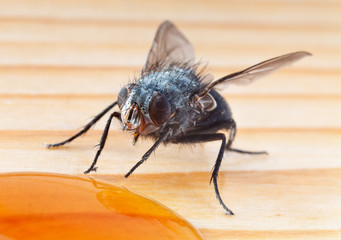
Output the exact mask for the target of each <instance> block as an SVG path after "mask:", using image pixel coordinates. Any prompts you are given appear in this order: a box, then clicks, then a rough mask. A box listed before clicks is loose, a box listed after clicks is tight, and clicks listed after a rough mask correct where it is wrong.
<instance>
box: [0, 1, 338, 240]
mask: <svg viewBox="0 0 341 240" xmlns="http://www.w3.org/2000/svg"><path fill="white" fill-rule="evenodd" d="M340 8H341V4H340V2H339V1H337V0H327V1H319V0H313V1H295V0H278V1H270V0H257V1H234V0H229V1H218V0H213V1H192V0H189V1H156V0H151V1H147V2H146V1H143V2H141V1H120V0H114V1H107V0H97V1H91V0H86V1H76V0H62V1H43V0H27V1H24V0H3V1H1V4H0V29H1V31H0V56H1V57H0V159H1V164H2V168H1V170H0V171H1V172H16V171H43V172H58V173H68V174H76V175H81V174H82V172H83V171H84V170H86V169H87V167H88V166H89V164H90V163H91V161H92V158H93V156H94V153H95V149H94V148H93V146H94V145H96V144H97V143H98V140H99V138H100V136H101V130H102V129H103V126H104V123H105V121H106V120H105V119H103V121H101V122H99V123H98V124H97V125H96V127H95V128H94V130H92V131H90V132H89V133H88V134H87V135H86V136H85V137H82V138H80V139H79V140H77V141H76V142H74V143H72V144H71V145H68V146H65V147H63V148H61V149H56V150H47V149H45V148H44V143H52V142H56V141H60V140H63V139H65V138H66V137H68V136H70V135H72V134H73V133H75V132H76V131H77V129H79V128H80V127H81V126H83V125H84V124H86V123H87V122H88V121H89V120H90V119H91V116H94V115H95V114H96V113H98V112H100V111H101V110H102V109H103V108H105V107H106V106H107V105H109V104H110V103H111V102H113V101H115V99H116V97H117V94H118V91H119V90H120V88H121V87H122V86H123V85H124V84H125V83H127V82H128V81H129V80H132V79H134V78H135V77H136V76H138V72H139V70H140V69H141V67H142V66H143V64H144V62H145V58H146V55H147V52H148V50H149V47H150V44H151V41H152V39H153V37H154V34H155V31H156V28H157V26H158V25H159V24H160V23H161V22H162V21H163V20H165V19H169V20H171V21H173V22H174V23H175V24H176V25H177V26H178V27H179V28H180V29H181V31H182V32H184V34H185V35H186V36H187V37H188V39H189V40H190V41H191V42H192V43H193V45H194V47H195V49H196V55H197V59H198V60H200V61H201V62H202V63H203V65H205V64H206V63H209V64H208V69H207V71H209V72H212V73H213V74H214V75H215V76H216V77H221V76H224V75H226V74H228V73H231V72H234V71H239V70H242V69H244V68H246V67H249V66H251V65H253V64H256V63H258V62H260V61H263V60H265V59H268V58H271V57H275V56H278V55H281V54H284V53H287V52H291V51H297V50H306V51H309V52H312V53H313V56H312V57H309V58H306V59H303V60H301V61H300V62H298V63H297V64H294V65H293V66H290V67H288V68H285V69H283V70H281V71H279V72H278V73H275V74H273V75H271V76H268V77H266V78H264V79H261V80H259V81H256V82H255V83H254V84H252V85H249V86H231V87H229V88H228V89H226V90H224V91H223V92H222V94H223V95H224V97H225V98H226V99H227V101H228V102H229V104H230V106H231V108H232V110H233V114H234V118H235V119H236V121H237V123H238V127H239V129H238V133H237V138H236V141H235V143H234V145H235V147H238V148H242V149H248V150H266V151H268V152H269V155H268V156H247V155H240V154H236V153H227V154H226V155H225V157H224V161H223V165H222V171H221V174H220V178H219V184H220V188H221V192H222V197H223V199H224V200H225V201H226V202H227V204H228V206H229V207H230V208H231V209H232V210H234V212H235V213H236V216H234V217H229V216H226V215H224V213H223V211H222V209H221V207H220V206H219V205H218V203H217V201H216V199H215V194H214V190H213V188H212V186H210V185H209V178H210V170H211V169H212V166H213V164H214V161H215V158H216V155H217V152H218V149H219V143H217V142H212V143H207V144H202V145H201V146H200V145H199V146H177V145H168V146H161V147H160V148H159V149H158V150H157V151H156V153H155V154H154V155H152V156H151V158H150V159H149V160H148V162H146V163H145V164H144V165H142V166H141V167H140V168H139V169H138V170H137V171H136V173H135V174H134V175H132V176H131V177H130V178H129V179H127V180H124V179H123V175H124V174H125V173H126V172H127V171H128V170H129V169H130V168H131V167H132V166H133V165H134V164H135V163H136V162H137V161H138V160H139V159H140V157H141V156H142V155H143V153H144V152H145V151H146V150H147V149H148V148H149V147H150V146H151V145H152V144H153V143H152V142H151V141H149V140H145V141H140V142H139V143H138V144H137V145H136V146H135V147H132V146H131V145H130V142H131V136H130V135H129V134H124V133H123V132H122V131H121V130H119V129H120V124H119V123H118V122H114V123H113V128H112V131H110V134H109V140H108V142H107V146H106V148H105V150H104V151H103V154H102V155H101V159H100V161H99V163H98V167H99V169H98V172H97V173H94V174H93V177H94V178H98V179H101V180H105V181H109V182H113V183H115V184H119V185H123V186H125V187H127V188H129V189H131V190H133V191H136V192H139V193H141V194H144V195H147V196H149V197H151V198H153V199H156V200H158V201H160V202H161V203H163V204H165V205H167V206H168V207H170V208H172V209H173V210H175V211H176V212H178V213H179V214H181V215H183V216H184V217H185V218H187V219H188V220H189V221H190V222H191V223H192V224H193V225H194V226H195V227H197V228H198V229H199V230H200V231H201V233H202V234H203V237H204V239H215V240H219V239H340V237H341V233H340V232H341V217H340V216H341V191H340V186H341V161H340V160H341V148H340V144H341V111H340V109H341V81H340V79H341V70H340V69H341V58H340V56H341V50H340V49H341V31H340V24H341V14H340Z"/></svg>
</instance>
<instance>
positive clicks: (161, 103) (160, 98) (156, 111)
mask: <svg viewBox="0 0 341 240" xmlns="http://www.w3.org/2000/svg"><path fill="white" fill-rule="evenodd" d="M170 115H171V106H170V104H169V102H168V99H167V98H166V97H165V96H164V95H162V94H161V93H158V92H155V93H154V95H153V97H152V100H151V101H150V103H149V116H150V119H151V120H152V121H153V123H154V124H156V125H162V124H164V123H165V122H167V120H168V119H169V117H170Z"/></svg>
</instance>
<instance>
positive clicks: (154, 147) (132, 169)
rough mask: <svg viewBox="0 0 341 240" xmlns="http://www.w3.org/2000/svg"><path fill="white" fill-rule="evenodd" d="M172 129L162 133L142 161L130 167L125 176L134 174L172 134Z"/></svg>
mask: <svg viewBox="0 0 341 240" xmlns="http://www.w3.org/2000/svg"><path fill="white" fill-rule="evenodd" d="M170 132H171V129H168V131H166V132H165V133H164V134H162V136H161V137H160V138H159V139H158V140H157V141H156V142H155V143H154V145H153V146H152V147H151V148H150V149H149V150H148V151H147V152H146V153H145V154H144V155H143V157H142V159H141V160H140V161H138V162H137V163H136V164H135V166H134V167H132V168H131V169H130V171H129V172H128V173H127V174H126V175H124V177H125V178H127V177H129V176H130V174H132V173H133V172H134V171H135V169H136V168H138V167H139V166H140V165H141V164H142V163H144V161H146V160H147V159H148V158H149V156H150V154H151V153H152V152H153V151H155V149H156V148H157V147H158V146H159V145H160V143H162V142H163V141H164V140H165V139H166V138H167V137H168V135H169V134H170Z"/></svg>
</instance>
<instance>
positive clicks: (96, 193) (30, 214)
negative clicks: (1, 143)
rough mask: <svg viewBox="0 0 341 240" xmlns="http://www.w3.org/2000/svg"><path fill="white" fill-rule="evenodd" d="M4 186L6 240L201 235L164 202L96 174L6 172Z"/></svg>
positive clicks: (0, 229) (0, 225) (0, 206)
mask: <svg viewBox="0 0 341 240" xmlns="http://www.w3.org/2000/svg"><path fill="white" fill-rule="evenodd" d="M0 189H1V190H0V239H201V237H200V234H199V233H198V232H197V230H195V228H194V227H193V226H191V225H190V224H189V223H188V222H187V221H186V220H184V219H183V218H181V217H179V216H178V215H176V214H175V213H174V212H172V211H171V210H169V209H168V208H166V207H164V206H162V205H160V204H159V203H157V202H155V201H152V200H150V199H147V198H145V197H142V196H140V195H137V194H135V193H133V192H131V191H129V190H127V189H124V188H121V187H117V186H114V185H111V184H109V183H105V182H101V181H96V180H94V179H91V178H86V177H84V178H81V177H76V176H69V175H60V174H48V173H12V174H1V175H0Z"/></svg>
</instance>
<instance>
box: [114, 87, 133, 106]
mask: <svg viewBox="0 0 341 240" xmlns="http://www.w3.org/2000/svg"><path fill="white" fill-rule="evenodd" d="M136 86H137V84H135V83H129V84H127V85H125V86H124V87H123V88H122V89H121V90H120V92H119V93H118V98H117V104H118V107H119V108H120V109H122V107H123V105H124V103H125V101H126V100H127V97H128V95H129V94H130V93H131V91H132V90H133V89H134V88H135V87H136Z"/></svg>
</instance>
